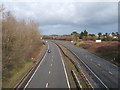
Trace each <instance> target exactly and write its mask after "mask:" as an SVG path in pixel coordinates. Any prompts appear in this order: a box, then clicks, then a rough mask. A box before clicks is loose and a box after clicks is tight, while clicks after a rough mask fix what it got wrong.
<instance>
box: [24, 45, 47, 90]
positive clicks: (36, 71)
mask: <svg viewBox="0 0 120 90" xmlns="http://www.w3.org/2000/svg"><path fill="white" fill-rule="evenodd" d="M48 49H49V44H48ZM48 49H47V51H48ZM47 51H46V53H45V55H44V57H43V59H42V60H41V62H40V63H39V65H38V67H37V68H36V70H35V72H34V73H33V75H32V76H31V78H30V79H29V81H28V82H27V84H26V85H25V87H24V89H23V90H25V89H26V87H27V86H28V84H29V83H30V81H31V80H32V78H33V77H34V75H35V73H36V72H37V70H38V68H39V67H40V65H41V64H42V62H43V60H44V58H45V57H46V55H47Z"/></svg>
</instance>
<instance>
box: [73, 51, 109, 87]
mask: <svg viewBox="0 0 120 90" xmlns="http://www.w3.org/2000/svg"><path fill="white" fill-rule="evenodd" d="M71 52H72V53H74V52H73V51H71ZM74 54H75V53H74ZM75 55H76V54H75ZM76 56H77V55H76ZM77 57H78V56H77ZM78 58H79V57H78ZM79 59H80V60H81V61H82V63H83V64H84V65H85V66H86V67H87V68H88V69H89V70H90V71H91V72H92V73H93V74H94V76H95V77H96V78H97V79H98V80H99V81H100V82H101V83H102V84H103V85H104V86H105V87H106V88H107V89H108V87H107V86H106V85H105V84H104V83H103V82H102V80H101V79H100V78H99V77H98V76H97V75H96V74H95V73H94V72H93V71H92V70H91V69H90V68H89V67H88V66H87V64H85V63H84V62H83V60H82V59H81V58H79Z"/></svg>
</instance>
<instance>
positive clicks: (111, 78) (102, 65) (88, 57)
mask: <svg viewBox="0 0 120 90" xmlns="http://www.w3.org/2000/svg"><path fill="white" fill-rule="evenodd" d="M54 42H56V43H58V44H61V45H63V46H65V47H66V48H68V49H69V50H70V51H71V52H73V53H75V55H76V56H77V57H78V58H79V59H80V60H82V61H83V62H84V63H85V64H86V65H87V66H88V67H89V68H90V70H91V71H93V73H94V74H95V75H96V76H97V77H98V78H99V79H100V80H101V82H103V84H104V85H105V86H106V87H107V88H118V80H120V79H118V78H119V77H118V67H117V66H115V65H113V64H112V63H110V62H108V61H106V60H104V59H102V58H100V57H98V56H96V55H94V54H92V53H89V52H87V51H86V50H83V49H81V48H79V47H75V46H73V45H71V44H69V43H67V42H64V41H59V40H54Z"/></svg>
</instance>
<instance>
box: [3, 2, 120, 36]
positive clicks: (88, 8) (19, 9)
mask: <svg viewBox="0 0 120 90" xmlns="http://www.w3.org/2000/svg"><path fill="white" fill-rule="evenodd" d="M5 5H6V6H7V7H8V8H9V9H11V10H13V11H14V13H15V15H16V16H17V17H20V18H23V17H24V18H27V17H31V16H32V17H33V18H34V19H35V20H37V21H38V22H39V23H40V29H41V30H42V32H43V34H69V33H70V32H72V31H75V30H76V31H78V32H80V31H81V30H83V29H87V30H88V31H90V32H91V33H97V32H100V31H101V32H105V31H106V32H112V31H114V30H115V31H117V22H118V10H117V9H118V4H117V2H84V3H83V2H39V3H37V2H36V3H14V4H13V3H6V4H5Z"/></svg>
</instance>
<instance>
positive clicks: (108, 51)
mask: <svg viewBox="0 0 120 90" xmlns="http://www.w3.org/2000/svg"><path fill="white" fill-rule="evenodd" d="M75 45H77V46H78V47H81V48H83V49H86V50H88V51H89V52H92V53H94V54H96V55H98V56H100V57H102V58H104V59H106V60H108V61H110V62H112V63H114V64H116V65H120V60H119V55H120V53H119V51H120V49H119V48H118V47H119V46H120V42H118V41H102V42H100V43H96V42H95V41H81V42H76V43H75Z"/></svg>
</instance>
